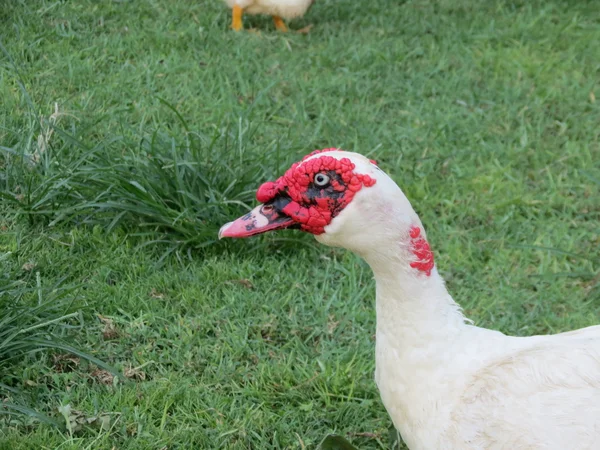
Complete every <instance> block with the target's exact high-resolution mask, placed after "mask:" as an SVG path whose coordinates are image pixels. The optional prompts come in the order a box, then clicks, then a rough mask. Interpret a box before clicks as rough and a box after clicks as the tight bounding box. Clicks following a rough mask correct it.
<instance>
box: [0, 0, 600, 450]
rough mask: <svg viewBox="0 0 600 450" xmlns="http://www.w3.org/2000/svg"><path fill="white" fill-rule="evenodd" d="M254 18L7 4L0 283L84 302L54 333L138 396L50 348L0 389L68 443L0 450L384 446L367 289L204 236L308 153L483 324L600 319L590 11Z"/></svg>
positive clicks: (462, 4) (21, 426)
mask: <svg viewBox="0 0 600 450" xmlns="http://www.w3.org/2000/svg"><path fill="white" fill-rule="evenodd" d="M245 22H246V27H247V28H248V27H250V26H252V27H256V28H257V29H258V30H259V33H258V34H253V33H248V32H244V33H241V34H235V33H233V32H230V31H229V30H228V24H229V15H228V10H227V9H226V8H225V7H224V5H222V4H221V2H219V1H217V0H210V1H208V2H206V1H188V0H181V1H177V2H169V3H168V4H167V3H166V2H158V1H147V2H137V1H129V2H128V1H123V2H117V1H113V2H94V1H91V0H82V1H78V2H67V1H40V0H31V1H24V0H23V1H13V2H5V4H3V6H2V8H1V11H0V23H3V24H8V26H4V27H2V30H0V39H1V44H2V49H3V50H2V56H0V99H1V102H0V166H2V171H0V184H1V187H0V192H1V193H2V200H1V203H0V212H1V216H0V227H1V229H2V234H0V264H1V266H0V268H1V271H2V276H3V279H5V280H10V281H14V282H22V283H25V284H26V285H27V283H29V285H31V283H33V284H35V280H32V275H31V273H32V272H31V271H32V270H34V271H35V272H39V274H40V279H41V280H42V281H43V283H44V285H45V286H48V287H49V286H53V285H56V284H57V283H59V282H60V283H61V285H64V286H67V287H68V286H82V288H81V289H79V290H78V291H77V294H76V295H74V296H73V299H72V300H73V301H72V304H71V305H70V307H71V310H73V311H79V312H80V313H81V317H82V318H83V320H84V326H83V327H76V328H73V329H61V331H60V333H62V334H61V336H62V337H63V338H66V339H68V340H69V342H70V343H73V344H76V345H77V346H78V347H79V348H82V349H83V350H85V351H87V352H89V353H90V354H92V355H94V356H95V357H98V358H100V359H102V360H104V361H106V362H107V363H109V364H112V365H114V366H115V367H117V368H118V369H120V370H121V371H122V372H123V373H125V375H127V376H128V379H127V380H121V379H119V378H116V379H113V378H112V377H110V376H109V375H107V374H106V373H104V372H102V371H101V370H99V369H98V368H97V367H96V366H95V365H94V364H90V363H86V362H84V361H79V360H77V359H74V360H69V359H66V358H65V357H64V356H62V354H61V353H60V352H59V353H57V352H42V353H35V354H31V355H27V356H26V357H24V358H21V360H19V361H15V362H13V363H11V364H10V365H9V366H6V367H2V373H0V383H4V384H6V385H8V386H9V387H11V388H13V389H18V390H19V392H22V393H23V395H25V396H26V397H27V398H28V399H29V401H30V402H33V404H34V405H35V406H36V407H37V409H38V411H40V412H42V413H44V414H46V415H48V416H50V417H52V418H53V419H55V420H57V421H61V422H62V423H64V424H65V427H63V428H56V427H52V426H50V425H45V424H42V425H40V424H37V423H36V422H35V421H33V420H31V419H26V418H23V419H20V418H14V417H11V418H10V419H7V420H6V421H5V422H3V425H2V428H1V434H0V448H10V449H21V448H22V449H25V448H48V449H54V448H60V449H82V448H83V449H85V448H89V449H111V448H113V446H114V447H115V448H118V449H157V450H158V449H162V448H168V449H175V448H207V449H208V448H232V449H241V448H265V449H268V448H273V449H275V448H297V449H302V448H315V446H316V445H317V444H318V443H319V442H320V441H321V439H322V438H323V437H324V436H325V435H326V434H328V433H331V432H336V433H339V434H342V435H345V436H346V437H348V438H349V439H350V440H351V441H352V442H353V443H354V444H355V445H357V446H358V447H359V448H361V449H362V448H364V449H381V448H389V446H390V440H389V437H388V429H389V427H390V425H391V423H390V421H389V419H388V417H387V414H386V413H385V410H384V408H383V406H382V405H381V403H380V401H379V396H378V392H377V389H376V386H375V384H374V381H373V368H374V367H373V366H374V358H373V346H374V341H373V338H372V336H373V334H374V330H375V320H374V308H373V302H374V286H373V282H372V279H371V273H370V271H369V269H368V267H367V266H366V265H365V264H364V263H363V262H361V261H360V260H359V259H358V258H356V257H354V256H353V255H351V254H348V253H346V252H343V251H339V250H332V249H328V248H322V247H316V246H315V245H313V241H312V238H310V236H301V235H299V233H298V232H295V231H285V232H281V233H279V234H278V235H274V236H265V237H262V238H257V239H254V240H247V241H246V240H243V241H234V242H229V243H222V242H221V243H218V242H215V239H214V238H215V233H216V230H217V229H218V227H219V225H220V224H221V223H222V222H223V221H226V220H230V219H231V218H234V217H237V216H238V215H239V214H241V213H242V212H243V211H245V209H246V207H249V206H251V205H252V203H253V197H252V195H253V190H254V189H255V187H257V186H258V184H259V183H261V182H262V181H264V180H265V179H268V178H272V177H273V176H276V175H277V174H278V173H280V172H281V170H283V169H285V168H286V167H287V165H288V164H289V163H290V162H292V161H295V160H297V159H299V158H300V157H301V156H303V155H304V154H306V153H308V152H309V151H311V150H313V149H315V148H322V147H325V146H339V147H344V148H346V149H350V150H356V151H359V152H361V153H364V154H367V155H369V156H371V157H373V158H375V159H377V160H378V162H379V163H380V165H381V167H382V168H384V169H385V170H386V171H387V172H388V173H390V175H391V176H393V177H394V178H395V179H396V180H397V181H398V183H399V185H400V186H401V187H402V188H403V189H404V190H405V192H406V194H407V195H408V197H409V198H410V199H411V201H412V202H413V205H414V206H415V208H416V209H417V211H418V212H419V213H420V214H421V218H422V219H423V222H424V224H425V226H426V227H427V229H428V236H429V239H430V242H431V244H432V246H433V248H434V250H435V251H436V261H437V262H438V267H439V268H440V271H441V272H442V274H443V275H444V276H445V277H446V279H447V281H448V287H449V289H450V291H451V293H452V294H453V295H454V297H455V299H456V300H457V301H458V302H459V303H461V305H462V306H463V307H464V308H465V311H466V313H467V315H468V316H469V317H471V318H472V319H474V320H475V322H476V323H477V324H478V325H481V326H485V327H490V328H495V329H499V330H501V331H504V332H506V333H513V334H518V335H531V334H536V333H550V332H559V331H566V330H570V329H573V328H577V327H584V326H587V325H592V324H596V323H598V322H600V320H598V317H599V316H600V278H599V269H598V267H599V265H600V254H599V252H598V247H599V245H600V234H599V231H598V230H599V227H598V221H599V220H600V203H599V202H598V198H599V194H600V127H599V126H598V124H600V84H599V80H600V66H599V61H600V47H599V46H598V45H597V42H600V15H599V14H598V11H597V6H596V5H595V2H593V1H580V2H568V1H558V0H550V1H528V2H525V1H514V2H509V1H506V2H503V1H498V2H487V1H476V0H452V1H450V0H442V1H429V0H411V1H406V2H403V3H401V4H400V2H396V1H393V0H374V1H369V2H363V1H351V0H339V1H334V0H322V1H321V0H319V1H318V2H316V3H315V5H314V6H313V8H312V9H311V10H310V12H309V14H308V15H307V16H306V17H304V18H302V19H299V20H296V21H293V22H292V23H291V28H292V29H299V28H301V27H304V26H306V25H308V24H314V27H313V28H312V29H311V31H310V33H309V34H308V35H301V34H295V33H289V34H286V35H282V34H278V33H276V32H275V31H274V30H273V26H272V24H271V22H270V20H269V18H264V17H254V18H253V17H248V18H246V20H245ZM57 111H58V113H57ZM24 267H29V269H28V270H25V269H23V268H24ZM33 267H35V268H34V269H32V268H33ZM34 287H35V286H34ZM57 332H58V331H57ZM408 370H409V369H408ZM67 405H68V407H67ZM69 408H70V410H69ZM60 411H62V412H60ZM65 416H66V418H65ZM67 419H69V424H70V426H69V427H67V426H66V422H67ZM88 419H89V420H88Z"/></svg>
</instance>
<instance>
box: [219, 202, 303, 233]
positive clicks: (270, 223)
mask: <svg viewBox="0 0 600 450" xmlns="http://www.w3.org/2000/svg"><path fill="white" fill-rule="evenodd" d="M294 223H295V222H294V221H293V220H292V219H290V218H289V217H288V216H286V215H285V214H282V213H280V212H278V211H277V208H276V207H275V206H274V205H273V203H271V202H269V203H267V204H264V205H258V206H257V207H256V208H254V209H253V210H252V211H250V212H249V213H248V214H246V215H244V216H242V217H240V218H239V219H236V220H234V221H233V222H229V223H226V224H225V225H223V226H222V227H221V229H220V230H219V239H222V238H224V237H229V238H245V237H249V236H254V235H255V234H260V233H264V232H266V231H271V230H280V229H282V228H288V227H290V226H292V225H294Z"/></svg>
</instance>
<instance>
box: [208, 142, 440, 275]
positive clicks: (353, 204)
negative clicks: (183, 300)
mask: <svg viewBox="0 0 600 450" xmlns="http://www.w3.org/2000/svg"><path fill="white" fill-rule="evenodd" d="M256 198H257V200H258V201H259V202H260V203H261V204H259V205H258V206H257V207H256V208H254V209H253V210H252V211H250V212H248V213H247V214H245V215H244V216H242V217H240V218H239V219H237V220H234V221H233V222H229V223H227V224H225V225H223V226H222V227H221V229H220V230H219V238H224V237H229V238H245V237H249V236H254V235H257V234H260V233H265V232H267V231H274V230H280V229H284V228H292V229H299V230H302V231H304V232H307V233H311V234H313V235H314V236H315V238H316V239H317V241H319V242H321V243H323V244H325V245H329V246H335V247H344V248H346V249H348V250H351V251H354V252H355V253H357V254H359V255H361V256H363V257H364V258H365V259H367V260H372V259H373V256H376V255H379V257H384V256H385V255H386V254H387V253H388V252H389V249H390V247H391V246H392V244H393V243H396V242H398V243H400V244H401V245H403V244H407V247H410V248H412V249H413V250H415V245H416V247H419V245H420V246H421V247H422V246H423V244H415V240H422V241H423V242H424V243H425V244H426V241H425V231H424V230H423V229H422V225H421V222H420V220H419V217H418V216H417V214H416V213H415V212H414V210H413V208H412V206H411V205H410V202H409V201H408V199H407V198H406V196H405V195H404V194H403V192H402V191H401V190H400V188H399V187H398V186H397V185H396V183H395V182H394V181H393V180H392V179H391V178H390V177H389V176H388V175H386V174H385V173H384V172H383V171H382V170H381V169H380V168H379V167H377V164H376V163H375V161H373V160H369V159H368V158H366V157H365V156H363V155H360V154H358V153H352V152H346V151H342V150H338V149H325V150H317V151H314V152H312V153H311V154H309V155H307V156H306V157H304V159H302V161H299V162H297V163H294V164H293V165H292V166H291V167H290V168H289V169H288V170H287V171H286V172H285V174H284V175H283V176H281V177H280V178H278V179H277V180H275V181H268V182H266V183H263V184H262V185H261V186H260V187H259V189H258V191H257V193H256ZM427 250H429V247H428V245H427ZM429 253H430V252H429ZM429 253H428V254H427V255H425V254H423V256H424V257H425V259H427V258H429ZM413 254H414V251H413ZM430 259H431V261H430V262H429V261H426V264H425V265H424V267H425V271H429V272H430V270H431V267H432V266H433V255H431V258H430ZM419 261H421V262H422V261H423V258H420V259H419V260H417V261H412V263H415V262H416V263H418V262H419ZM412 263H411V265H412ZM430 266H431V267H430ZM413 267H414V266H413Z"/></svg>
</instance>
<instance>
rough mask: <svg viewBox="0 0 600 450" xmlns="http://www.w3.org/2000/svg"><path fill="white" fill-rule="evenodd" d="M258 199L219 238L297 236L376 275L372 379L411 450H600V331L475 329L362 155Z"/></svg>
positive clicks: (314, 166)
mask: <svg viewBox="0 0 600 450" xmlns="http://www.w3.org/2000/svg"><path fill="white" fill-rule="evenodd" d="M319 158H330V159H333V162H331V161H330V160H328V159H322V160H320V161H313V162H311V160H315V159H319ZM348 168H350V169H348ZM349 171H351V172H349ZM306 177H308V179H307V178H306ZM318 177H319V178H318ZM323 177H325V178H326V180H327V184H325V185H323V186H321V184H320V182H321V181H322V179H323ZM257 197H258V199H259V201H262V202H264V203H265V205H261V206H259V207H257V208H256V209H255V210H253V211H252V213H251V214H248V215H246V216H244V217H242V218H240V219H238V220H237V221H235V222H233V223H232V224H227V225H225V226H224V227H223V228H222V230H221V232H220V234H221V235H223V236H231V237H245V236H249V235H252V234H257V233H260V232H263V231H268V230H273V229H278V228H286V227H289V226H300V227H301V228H302V229H304V230H305V231H309V232H312V233H314V234H315V235H316V238H317V240H318V241H320V242H322V243H324V244H327V245H332V246H341V247H345V248H347V249H349V250H352V251H354V252H355V253H357V254H358V255H360V256H362V257H363V258H364V259H365V260H366V261H367V262H368V263H369V265H370V266H371V269H372V270H373V272H374V275H375V280H376V285H377V303H376V313H377V333H376V351H375V353H376V373H375V380H376V382H377V386H378V388H379V390H380V393H381V398H382V401H383V403H384V405H385V407H386V409H387V411H388V413H389V414H390V416H391V418H392V420H393V422H394V425H395V426H396V428H397V429H398V430H399V431H400V433H401V434H402V437H403V439H404V441H405V442H406V444H407V445H408V447H409V448H410V449H411V450H419V449H423V450H432V449H435V450H445V449H448V450H465V449H473V450H475V449H476V450H496V449H506V450H529V449H531V450H533V449H535V450H539V449H544V450H550V449H552V450H554V449H556V450H565V449H577V450H583V449H599V448H600V326H594V327H589V328H585V329H582V330H577V331H573V332H568V333H562V334H557V335H549V336H532V337H511V336H506V335H504V334H502V333H500V332H497V331H492V330H487V329H483V328H478V327H475V326H473V325H471V324H469V323H468V321H467V320H466V319H465V317H464V316H463V314H462V312H461V310H460V307H459V306H458V305H457V304H456V303H455V302H454V300H453V299H452V297H451V296H450V294H449V293H448V291H447V290H446V287H445V285H444V281H443V280H442V278H441V276H440V275H439V273H438V271H437V268H436V267H435V265H434V262H433V253H432V252H431V250H430V248H429V244H428V243H427V241H426V235H425V230H424V229H423V226H422V224H421V222H420V220H419V218H418V216H417V215H416V213H415V212H414V210H413V208H412V206H411V205H410V203H409V202H408V200H407V199H406V197H405V196H404V194H403V193H402V191H401V190H400V188H398V186H397V185H396V184H395V183H394V182H393V181H392V180H391V179H390V178H389V177H388V176H387V175H385V174H384V173H383V172H382V171H381V170H379V169H378V168H377V167H376V166H375V165H374V164H373V163H371V162H369V161H368V160H367V159H366V158H364V157H362V156H361V155H357V154H353V153H347V152H325V153H320V154H317V155H313V156H311V157H309V158H308V159H306V160H305V161H303V162H302V163H300V164H298V165H294V166H292V168H291V169H290V170H289V171H288V172H286V174H285V175H284V176H283V177H282V178H280V179H279V180H277V181H276V182H275V183H265V184H264V185H263V186H261V188H260V189H259V192H258V194H257Z"/></svg>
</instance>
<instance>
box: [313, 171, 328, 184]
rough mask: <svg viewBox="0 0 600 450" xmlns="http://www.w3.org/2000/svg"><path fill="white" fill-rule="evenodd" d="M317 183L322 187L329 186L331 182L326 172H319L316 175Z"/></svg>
mask: <svg viewBox="0 0 600 450" xmlns="http://www.w3.org/2000/svg"><path fill="white" fill-rule="evenodd" d="M315 184H316V185H317V186H320V187H323V186H327V185H328V184H329V177H328V176H327V175H325V174H324V173H318V174H316V175H315Z"/></svg>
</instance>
